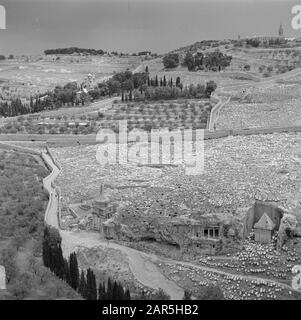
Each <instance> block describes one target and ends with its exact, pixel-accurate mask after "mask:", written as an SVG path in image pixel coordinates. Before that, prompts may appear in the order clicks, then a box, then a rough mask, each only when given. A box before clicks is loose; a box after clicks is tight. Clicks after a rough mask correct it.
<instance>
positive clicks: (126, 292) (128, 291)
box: [124, 289, 131, 300]
mask: <svg viewBox="0 0 301 320" xmlns="http://www.w3.org/2000/svg"><path fill="white" fill-rule="evenodd" d="M124 300H131V294H130V290H129V289H126V290H125V293H124Z"/></svg>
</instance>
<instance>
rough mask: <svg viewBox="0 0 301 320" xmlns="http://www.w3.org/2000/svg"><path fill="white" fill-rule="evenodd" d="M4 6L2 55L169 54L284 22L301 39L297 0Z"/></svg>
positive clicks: (57, 1)
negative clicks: (295, 20) (72, 50)
mask: <svg viewBox="0 0 301 320" xmlns="http://www.w3.org/2000/svg"><path fill="white" fill-rule="evenodd" d="M299 3H300V1H299ZM0 4H1V5H4V6H5V8H6V12H7V29H6V30H0V54H1V53H4V54H9V53H14V54H20V53H25V54H35V53H42V52H43V51H44V50H45V49H49V48H58V47H69V46H78V47H83V48H95V49H104V50H109V51H112V50H117V51H123V52H137V51H140V50H144V49H148V50H151V51H153V52H158V53H164V52H167V51H169V50H172V49H176V48H178V47H181V46H184V45H187V44H192V43H194V42H196V41H200V40H203V39H225V38H232V39H233V38H235V39H236V38H237V36H238V34H240V35H241V36H246V35H255V34H257V35H277V30H278V27H279V24H280V22H282V24H283V26H284V32H285V35H286V36H298V37H299V36H300V37H301V30H299V31H294V30H293V29H292V27H291V19H292V14H291V9H292V6H293V5H294V4H298V1H297V0H296V1H294V0H0ZM300 4H301V3H300Z"/></svg>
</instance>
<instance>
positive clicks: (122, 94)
mask: <svg viewBox="0 0 301 320" xmlns="http://www.w3.org/2000/svg"><path fill="white" fill-rule="evenodd" d="M121 101H122V102H124V92H123V90H122V92H121Z"/></svg>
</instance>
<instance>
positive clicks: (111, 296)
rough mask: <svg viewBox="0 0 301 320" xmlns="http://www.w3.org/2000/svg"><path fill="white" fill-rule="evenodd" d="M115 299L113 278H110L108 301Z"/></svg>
mask: <svg viewBox="0 0 301 320" xmlns="http://www.w3.org/2000/svg"><path fill="white" fill-rule="evenodd" d="M112 299H113V283H112V281H111V278H110V277H109V278H108V285H107V300H112Z"/></svg>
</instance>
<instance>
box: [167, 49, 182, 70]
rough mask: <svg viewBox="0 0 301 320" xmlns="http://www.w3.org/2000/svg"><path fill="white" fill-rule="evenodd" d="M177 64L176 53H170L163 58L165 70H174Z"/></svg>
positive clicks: (177, 56) (177, 57)
mask: <svg viewBox="0 0 301 320" xmlns="http://www.w3.org/2000/svg"><path fill="white" fill-rule="evenodd" d="M179 63H180V61H179V55H178V54H177V53H170V54H168V55H166V56H165V57H164V58H163V64H164V67H165V68H167V69H171V68H176V67H177V66H178V65H179Z"/></svg>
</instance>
